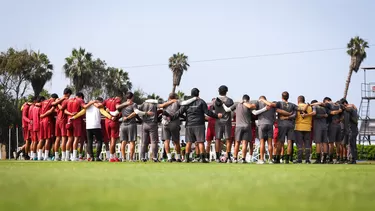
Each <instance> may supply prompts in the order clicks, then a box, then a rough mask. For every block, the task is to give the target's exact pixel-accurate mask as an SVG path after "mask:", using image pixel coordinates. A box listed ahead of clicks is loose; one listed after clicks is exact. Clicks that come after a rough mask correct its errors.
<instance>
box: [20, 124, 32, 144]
mask: <svg viewBox="0 0 375 211" xmlns="http://www.w3.org/2000/svg"><path fill="white" fill-rule="evenodd" d="M22 133H23V139H24V140H25V141H26V140H29V139H30V138H31V137H30V131H29V128H28V127H27V128H22Z"/></svg>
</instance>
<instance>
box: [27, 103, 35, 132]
mask: <svg viewBox="0 0 375 211" xmlns="http://www.w3.org/2000/svg"><path fill="white" fill-rule="evenodd" d="M34 107H35V105H34V104H31V105H30V107H29V112H28V114H27V116H28V118H29V120H30V122H29V130H33V122H32V121H33V110H34Z"/></svg>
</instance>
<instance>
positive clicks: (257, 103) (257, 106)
mask: <svg viewBox="0 0 375 211" xmlns="http://www.w3.org/2000/svg"><path fill="white" fill-rule="evenodd" d="M255 106H256V108H255V109H256V110H258V109H259V101H257V102H256V103H255Z"/></svg>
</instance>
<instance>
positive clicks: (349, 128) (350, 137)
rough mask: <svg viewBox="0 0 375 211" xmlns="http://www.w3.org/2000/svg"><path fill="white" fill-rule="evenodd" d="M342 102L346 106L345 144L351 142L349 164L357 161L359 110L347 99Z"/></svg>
mask: <svg viewBox="0 0 375 211" xmlns="http://www.w3.org/2000/svg"><path fill="white" fill-rule="evenodd" d="M341 103H342V104H343V105H344V107H345V112H344V135H345V137H344V143H343V144H344V145H347V144H349V148H350V153H351V155H352V158H351V161H350V162H349V164H356V163H357V141H356V140H357V139H356V138H357V135H358V110H357V108H356V106H355V105H353V104H348V101H346V99H341Z"/></svg>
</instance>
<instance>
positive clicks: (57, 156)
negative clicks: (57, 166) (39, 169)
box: [55, 152, 59, 160]
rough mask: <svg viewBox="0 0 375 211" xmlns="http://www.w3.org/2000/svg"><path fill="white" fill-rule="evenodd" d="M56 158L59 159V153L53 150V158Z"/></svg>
mask: <svg viewBox="0 0 375 211" xmlns="http://www.w3.org/2000/svg"><path fill="white" fill-rule="evenodd" d="M56 159H59V153H58V152H55V160H56Z"/></svg>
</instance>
